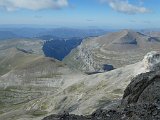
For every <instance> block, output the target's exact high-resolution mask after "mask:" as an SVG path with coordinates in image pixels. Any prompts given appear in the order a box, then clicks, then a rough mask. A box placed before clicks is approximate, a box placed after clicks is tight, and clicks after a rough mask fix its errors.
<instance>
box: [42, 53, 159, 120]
mask: <svg viewBox="0 0 160 120" xmlns="http://www.w3.org/2000/svg"><path fill="white" fill-rule="evenodd" d="M146 58H147V59H146ZM159 58H160V54H155V53H152V54H151V53H150V54H148V55H147V56H146V57H145V59H144V61H147V62H149V63H152V65H151V64H150V65H151V66H150V67H152V68H153V67H154V69H152V70H151V72H147V73H143V74H140V75H138V76H136V77H135V78H133V79H132V80H131V83H130V84H129V85H128V86H127V88H126V89H125V91H124V95H123V98H122V100H121V103H120V104H119V105H118V107H115V108H114V109H113V108H112V109H108V110H105V109H99V110H97V111H95V112H93V113H92V114H91V115H88V116H78V115H73V114H69V113H68V112H65V113H63V114H61V115H51V116H48V117H45V118H44V119H43V120H61V119H63V120H68V119H69V120H159V119H160V94H159V92H160V59H159ZM157 60H159V62H157ZM155 61H156V62H155ZM147 66H148V65H147Z"/></svg>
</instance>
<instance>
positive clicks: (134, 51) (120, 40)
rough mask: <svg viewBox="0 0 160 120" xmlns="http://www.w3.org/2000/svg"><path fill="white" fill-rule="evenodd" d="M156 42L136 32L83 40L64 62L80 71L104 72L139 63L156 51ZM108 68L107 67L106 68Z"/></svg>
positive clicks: (152, 38)
mask: <svg viewBox="0 0 160 120" xmlns="http://www.w3.org/2000/svg"><path fill="white" fill-rule="evenodd" d="M159 46H160V40H159V38H156V37H149V36H147V35H144V34H141V33H139V32H135V31H131V30H123V31H120V32H115V33H109V34H107V35H103V36H100V37H95V38H88V39H86V40H84V41H83V42H82V43H81V45H80V46H79V47H78V48H76V49H74V50H72V52H71V53H70V54H69V55H68V56H67V57H66V58H65V59H64V62H65V63H67V64H68V65H69V66H71V67H73V68H78V69H79V70H82V71H84V72H104V71H108V70H111V69H108V66H112V68H119V67H122V66H125V65H129V64H133V63H136V62H138V61H139V60H141V59H142V58H143V57H142V56H144V55H145V54H146V53H148V52H150V51H153V50H160V47H159ZM109 68H110V67H109Z"/></svg>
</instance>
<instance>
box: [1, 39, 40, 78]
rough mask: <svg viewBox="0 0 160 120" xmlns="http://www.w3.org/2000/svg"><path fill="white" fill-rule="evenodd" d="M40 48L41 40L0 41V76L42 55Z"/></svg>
mask: <svg viewBox="0 0 160 120" xmlns="http://www.w3.org/2000/svg"><path fill="white" fill-rule="evenodd" d="M42 46H43V42H42V41H41V40H29V39H19V40H9V41H0V76H1V75H3V74H5V73H7V72H9V71H10V70H12V69H14V68H16V67H18V66H21V65H23V64H25V63H27V62H30V61H31V60H32V59H34V58H36V57H37V56H39V55H43V51H42ZM24 53H26V54H24Z"/></svg>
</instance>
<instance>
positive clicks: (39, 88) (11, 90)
mask: <svg viewBox="0 0 160 120" xmlns="http://www.w3.org/2000/svg"><path fill="white" fill-rule="evenodd" d="M24 54H27V53H24ZM159 55H160V54H159V53H157V52H151V53H149V54H147V55H146V57H145V58H144V60H143V61H141V62H138V63H135V64H132V65H128V66H126V67H122V68H119V69H115V70H113V71H110V72H106V73H100V74H95V75H84V74H81V73H79V72H76V71H75V70H74V71H73V70H71V69H69V68H68V67H67V66H66V65H65V64H63V63H61V62H59V61H56V60H54V59H50V58H45V57H41V56H38V57H36V58H34V59H32V60H31V61H30V62H28V63H26V64H23V65H22V66H19V67H17V68H15V69H13V70H11V71H10V72H8V73H7V74H4V75H3V76H1V77H0V94H1V95H0V96H1V97H0V103H1V104H0V113H1V114H0V119H5V120H10V119H12V120H40V119H42V118H43V117H45V116H47V115H50V114H52V113H55V114H56V113H62V112H63V111H67V112H69V113H72V114H78V115H88V114H91V113H92V112H94V111H95V110H97V109H110V108H115V107H116V106H117V105H119V104H120V102H121V101H120V99H121V98H122V96H123V92H124V90H125V88H126V87H127V85H128V84H129V83H130V81H131V79H132V78H134V77H135V76H137V75H138V74H141V73H145V72H148V71H152V69H153V68H154V66H155V65H156V64H158V63H159V61H160V58H159Z"/></svg>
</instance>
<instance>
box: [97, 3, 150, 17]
mask: <svg viewBox="0 0 160 120" xmlns="http://www.w3.org/2000/svg"><path fill="white" fill-rule="evenodd" d="M100 1H101V2H107V3H108V5H109V6H110V7H111V8H112V9H113V10H115V11H117V12H121V13H126V14H137V13H148V12H149V10H148V9H147V8H145V7H142V6H136V5H133V4H130V3H129V1H128V0H100Z"/></svg>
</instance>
